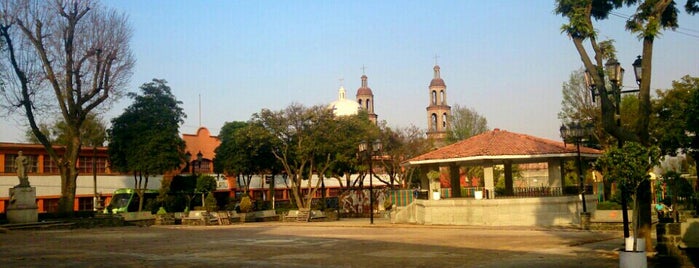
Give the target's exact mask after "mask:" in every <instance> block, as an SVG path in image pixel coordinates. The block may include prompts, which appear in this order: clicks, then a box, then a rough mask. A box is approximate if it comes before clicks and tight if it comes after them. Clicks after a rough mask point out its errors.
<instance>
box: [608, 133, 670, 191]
mask: <svg viewBox="0 0 699 268" xmlns="http://www.w3.org/2000/svg"><path fill="white" fill-rule="evenodd" d="M659 159H660V150H659V149H658V148H657V147H650V148H646V147H644V146H643V145H641V144H639V143H636V142H627V143H626V144H625V145H624V146H623V147H622V148H618V147H612V148H610V149H609V150H607V151H605V152H604V154H603V155H602V157H600V158H599V159H597V162H596V166H597V167H599V168H601V171H602V172H603V173H604V174H605V176H606V177H608V178H609V179H610V180H611V181H612V182H616V183H618V184H619V185H620V186H621V187H625V189H627V190H629V191H630V192H631V193H633V194H635V193H636V190H637V188H638V187H639V185H640V184H641V183H642V182H644V181H646V180H648V179H650V175H649V174H648V172H650V170H651V168H653V166H655V165H656V164H657V163H658V160H659Z"/></svg>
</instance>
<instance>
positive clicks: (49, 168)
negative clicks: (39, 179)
mask: <svg viewBox="0 0 699 268" xmlns="http://www.w3.org/2000/svg"><path fill="white" fill-rule="evenodd" d="M44 173H46V174H58V167H57V166H56V163H55V162H53V158H51V157H49V156H48V155H47V156H44Z"/></svg>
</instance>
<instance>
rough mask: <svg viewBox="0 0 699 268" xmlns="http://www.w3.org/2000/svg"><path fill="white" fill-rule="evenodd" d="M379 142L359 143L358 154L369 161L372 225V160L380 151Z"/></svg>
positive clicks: (370, 216)
mask: <svg viewBox="0 0 699 268" xmlns="http://www.w3.org/2000/svg"><path fill="white" fill-rule="evenodd" d="M381 147H382V144H381V140H379V139H377V140H375V141H374V142H373V143H368V142H366V141H362V142H361V143H359V153H360V154H365V156H366V158H367V159H368V161H369V219H370V222H371V224H374V165H373V162H374V161H373V160H374V159H373V158H374V155H375V153H378V152H380V151H381ZM376 155H378V154H376Z"/></svg>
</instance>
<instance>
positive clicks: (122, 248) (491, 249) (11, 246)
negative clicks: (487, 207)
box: [0, 219, 622, 267]
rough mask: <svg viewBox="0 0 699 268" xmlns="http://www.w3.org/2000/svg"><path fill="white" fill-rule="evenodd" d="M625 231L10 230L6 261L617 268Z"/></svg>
mask: <svg viewBox="0 0 699 268" xmlns="http://www.w3.org/2000/svg"><path fill="white" fill-rule="evenodd" d="M621 237H622V235H621V233H620V232H599V231H580V230H577V229H573V228H530V227H475V226H424V225H407V224H402V225H394V224H391V223H389V222H388V220H386V219H375V224H373V225H370V224H369V219H341V220H340V221H335V222H311V223H295V222H294V223H280V222H264V223H244V224H235V225H226V226H201V227H196V226H179V225H174V226H151V227H117V228H95V229H73V230H44V231H10V232H8V233H5V234H0V260H2V266H3V267H98V266H109V267H163V266H165V267H216V266H219V267H272V266H273V267H617V266H618V255H617V253H616V251H615V249H616V248H619V247H621V245H622V239H621Z"/></svg>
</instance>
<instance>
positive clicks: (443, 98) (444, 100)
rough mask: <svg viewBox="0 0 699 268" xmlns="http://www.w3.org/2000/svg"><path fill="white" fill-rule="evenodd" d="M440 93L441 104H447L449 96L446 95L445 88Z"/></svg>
mask: <svg viewBox="0 0 699 268" xmlns="http://www.w3.org/2000/svg"><path fill="white" fill-rule="evenodd" d="M439 94H440V96H439V97H440V103H441V104H446V102H447V101H446V99H447V97H446V96H445V93H444V90H440V91H439Z"/></svg>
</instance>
